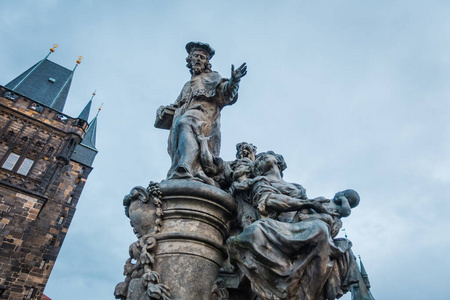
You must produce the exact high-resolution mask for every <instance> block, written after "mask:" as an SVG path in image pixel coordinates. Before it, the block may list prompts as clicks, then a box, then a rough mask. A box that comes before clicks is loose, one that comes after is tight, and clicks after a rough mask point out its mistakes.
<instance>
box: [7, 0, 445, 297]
mask: <svg viewBox="0 0 450 300" xmlns="http://www.w3.org/2000/svg"><path fill="white" fill-rule="evenodd" d="M0 11H1V12H2V13H1V14H0V36H1V46H0V68H1V70H2V71H1V72H0V84H2V85H6V84H7V83H8V82H9V81H11V80H12V79H13V78H15V77H16V76H17V75H19V74H20V73H22V72H23V71H25V70H26V69H27V68H29V67H30V66H32V65H33V64H34V63H36V62H37V61H39V60H40V59H42V58H43V57H44V56H45V55H46V54H47V52H48V49H49V48H50V46H51V45H52V44H53V43H57V44H58V45H59V48H58V49H57V50H56V52H55V53H54V54H52V55H51V56H50V60H52V61H54V62H56V63H58V64H61V65H63V66H65V67H66V68H69V69H72V68H73V67H74V66H75V60H76V58H77V56H79V55H82V56H83V57H84V59H83V61H82V63H81V65H80V66H79V67H78V68H77V70H76V74H75V76H74V79H73V82H72V87H71V91H70V94H69V97H68V101H67V104H66V108H65V110H64V112H65V113H66V114H68V115H70V116H78V114H79V113H80V111H81V110H82V108H83V107H84V106H85V104H86V103H87V102H88V100H89V98H90V96H91V93H92V92H93V91H94V90H97V96H96V97H95V98H94V105H93V109H92V112H91V118H92V117H93V115H95V112H96V108H97V107H99V106H100V105H101V103H103V102H104V106H103V110H102V112H101V113H100V116H99V120H98V131H97V148H98V150H99V154H98V155H97V158H96V160H95V162H94V170H93V172H92V173H91V175H90V176H89V179H88V181H87V184H86V186H85V188H84V191H83V193H82V196H81V199H80V201H79V204H78V207H77V211H76V214H75V217H74V219H73V222H72V225H71V227H70V229H69V232H68V235H67V237H66V239H65V241H64V244H63V247H62V249H61V252H60V255H59V257H58V259H57V261H56V266H55V268H54V269H53V272H52V275H51V276H50V280H49V282H48V284H47V287H46V290H45V291H44V293H45V294H46V295H48V296H49V297H51V298H52V299H53V300H75V299H77V300H78V299H88V300H91V299H93V300H106V299H114V296H113V291H114V287H115V285H116V283H118V282H120V281H122V280H123V279H124V277H123V275H122V272H123V265H124V262H125V260H126V259H127V257H128V246H129V244H131V243H132V242H133V241H135V239H136V238H135V236H134V235H133V233H132V229H131V227H130V225H129V220H128V219H127V218H126V216H125V215H124V212H123V207H122V199H123V196H124V195H125V194H127V193H128V192H129V191H130V189H131V188H132V187H134V186H136V185H142V186H146V185H147V184H148V182H149V181H151V180H152V181H160V180H162V179H164V178H165V175H166V172H167V170H168V168H169V165H170V159H169V156H168V154H167V152H166V147H167V136H168V131H166V130H161V129H156V128H154V127H153V123H154V119H155V111H156V109H157V108H158V107H159V106H160V105H166V104H169V103H173V102H174V100H175V99H176V97H177V96H178V94H179V92H180V90H181V88H182V86H183V84H184V83H185V82H186V81H187V80H189V77H190V75H189V72H188V70H187V68H186V67H185V64H186V62H185V58H186V56H187V54H186V52H185V49H184V47H185V44H186V43H187V42H190V41H203V42H207V43H209V44H210V45H211V46H212V47H213V48H214V49H215V50H216V55H215V57H214V58H213V59H212V61H211V63H212V65H213V69H214V70H216V71H218V72H219V73H220V74H221V75H222V76H223V77H229V74H230V65H231V64H235V65H236V66H238V65H240V64H241V63H242V62H244V61H245V62H247V64H248V75H247V76H246V77H245V78H243V79H242V82H241V87H240V91H239V100H238V102H237V103H236V104H235V105H233V106H230V107H226V108H225V109H224V110H223V111H222V151H221V156H222V158H223V159H225V160H233V159H234V153H235V144H236V143H238V142H242V141H248V142H251V143H253V144H255V145H256V146H257V147H258V150H259V151H260V152H262V151H267V150H273V151H275V152H277V153H280V154H282V155H283V156H284V157H285V159H286V162H287V164H288V169H287V170H286V172H285V179H286V180H287V181H290V182H296V183H300V184H302V185H303V186H304V187H305V188H306V190H307V194H308V196H309V197H311V198H313V197H317V196H321V195H322V196H325V197H332V196H333V195H334V193H335V192H337V191H340V190H343V189H346V188H353V189H355V190H357V191H358V192H359V193H360V195H361V199H362V200H361V204H360V206H359V207H357V208H355V209H354V211H353V213H352V215H351V216H350V217H349V218H347V219H344V220H343V221H344V227H345V228H346V232H347V234H348V237H349V238H350V239H351V240H352V241H353V244H354V247H353V251H354V253H355V254H357V255H358V254H360V255H361V256H362V258H363V262H364V264H365V267H366V270H367V272H368V274H369V278H370V281H371V283H372V289H371V290H372V293H373V294H374V296H375V298H376V299H410V300H414V299H420V300H423V299H434V300H439V299H448V287H449V283H450V282H449V277H448V273H449V270H450V258H449V257H450V255H449V254H450V235H449V234H448V228H449V227H450V218H449V216H448V214H449V212H450V209H449V208H450V204H449V203H450V201H449V199H448V197H449V195H450V193H449V192H450V189H449V186H450V185H449V183H450V172H449V170H450V151H449V147H450V121H449V116H450V104H449V102H450V18H449V16H450V2H448V1H414V0H409V1H356V0H354V1H331V0H330V1H303V0H302V1H298V0H297V1H261V0H259V1H192V0H190V1H162V0H160V1H93V0H92V1H88V0H83V1H57V0H40V1H32V0H29V1H23V0H14V1H12V0H10V1H7V0H3V1H0ZM342 299H350V296H349V295H346V296H345V297H343V298H342Z"/></svg>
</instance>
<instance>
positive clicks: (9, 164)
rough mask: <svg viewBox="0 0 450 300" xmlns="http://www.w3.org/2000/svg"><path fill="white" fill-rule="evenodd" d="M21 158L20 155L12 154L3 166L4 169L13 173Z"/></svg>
mask: <svg viewBox="0 0 450 300" xmlns="http://www.w3.org/2000/svg"><path fill="white" fill-rule="evenodd" d="M19 157H20V155H19V154H16V153H14V152H11V153H10V154H9V156H8V159H7V160H6V161H5V163H4V164H3V166H2V168H3V169H6V170H10V171H11V170H12V169H13V168H14V166H15V165H16V163H17V161H18V160H19Z"/></svg>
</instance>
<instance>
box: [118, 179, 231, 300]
mask: <svg viewBox="0 0 450 300" xmlns="http://www.w3.org/2000/svg"><path fill="white" fill-rule="evenodd" d="M124 205H125V207H126V209H125V212H126V214H127V216H129V217H130V221H131V225H132V226H133V228H134V231H135V233H136V234H137V236H138V237H139V241H138V242H136V243H133V244H132V245H131V246H130V258H129V259H128V260H127V263H126V265H125V272H124V273H125V275H126V276H127V278H126V279H125V281H124V282H122V283H119V284H118V285H117V287H116V292H115V296H116V298H117V299H127V300H140V299H172V300H210V299H212V297H213V295H212V293H214V295H215V297H216V295H218V294H223V293H221V292H220V291H221V290H220V289H219V288H218V286H217V283H216V284H215V282H216V280H217V278H218V275H219V268H220V267H221V266H222V264H223V262H224V260H225V259H226V257H227V252H226V250H225V247H224V243H225V240H226V239H227V237H228V234H229V222H230V220H231V217H232V215H233V212H235V211H236V203H235V201H234V199H233V197H231V196H230V195H229V194H227V193H225V192H224V191H222V190H220V189H218V188H216V187H213V186H210V185H206V184H204V183H201V182H196V181H190V180H166V181H163V182H161V183H160V184H156V183H151V184H150V186H149V187H148V188H147V189H145V188H142V187H135V188H134V189H133V190H132V191H131V193H130V194H129V195H127V196H125V199H124ZM134 261H135V263H134ZM169 289H170V291H169ZM169 297H170V298H169ZM216 298H217V297H216ZM218 299H226V298H223V297H222V298H218Z"/></svg>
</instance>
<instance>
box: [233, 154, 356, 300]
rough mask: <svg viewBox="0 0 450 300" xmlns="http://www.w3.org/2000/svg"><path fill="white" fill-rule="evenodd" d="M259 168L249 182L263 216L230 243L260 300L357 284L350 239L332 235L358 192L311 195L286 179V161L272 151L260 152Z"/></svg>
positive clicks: (306, 297)
mask: <svg viewBox="0 0 450 300" xmlns="http://www.w3.org/2000/svg"><path fill="white" fill-rule="evenodd" d="M255 168H256V174H258V175H259V176H257V177H255V178H253V179H249V180H248V183H247V184H248V185H249V186H251V194H252V198H253V202H254V204H255V206H257V208H258V211H259V213H260V215H261V219H259V220H257V221H255V222H254V223H252V224H251V225H249V226H247V227H245V228H244V230H243V232H242V233H241V234H239V235H237V236H235V237H230V238H229V239H228V241H227V244H228V250H229V253H230V255H231V259H232V261H234V262H235V263H236V264H237V266H238V268H239V269H240V270H241V271H242V272H243V273H244V274H245V276H246V277H247V278H248V279H249V280H250V282H251V286H252V290H253V292H254V293H255V294H256V295H258V297H259V299H286V300H297V299H302V300H319V299H321V300H323V299H336V298H338V297H340V296H341V295H343V294H344V293H345V292H347V291H348V289H349V288H350V285H351V284H353V283H356V282H358V277H357V274H358V273H357V272H358V269H357V266H356V261H355V259H354V257H353V254H352V253H351V251H350V247H351V242H350V241H348V240H347V239H334V240H333V238H334V237H335V235H336V234H337V232H338V231H339V228H340V226H341V224H342V223H341V222H340V218H341V217H346V216H348V215H350V210H351V208H352V207H355V206H356V205H358V203H359V195H358V194H357V193H356V192H355V191H353V190H346V191H344V192H339V193H337V194H336V196H335V197H334V198H333V200H332V201H330V200H327V199H325V198H316V199H307V197H306V193H305V189H304V188H303V187H302V186H300V185H298V184H291V183H288V182H285V181H284V180H283V177H282V171H283V170H284V169H285V168H286V163H285V162H284V159H283V157H282V156H281V155H278V154H275V153H273V152H271V151H269V152H265V153H261V154H259V155H258V156H257V158H256V160H255ZM292 212H295V213H294V215H292Z"/></svg>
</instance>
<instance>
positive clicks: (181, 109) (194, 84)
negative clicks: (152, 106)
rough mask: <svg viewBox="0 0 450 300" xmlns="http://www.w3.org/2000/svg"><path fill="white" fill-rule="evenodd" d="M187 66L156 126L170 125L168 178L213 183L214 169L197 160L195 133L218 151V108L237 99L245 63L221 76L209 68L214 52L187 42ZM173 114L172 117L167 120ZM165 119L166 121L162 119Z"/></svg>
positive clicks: (208, 47)
mask: <svg viewBox="0 0 450 300" xmlns="http://www.w3.org/2000/svg"><path fill="white" fill-rule="evenodd" d="M186 50H187V52H188V54H189V55H188V57H187V58H186V61H187V67H188V68H189V71H190V73H191V75H192V77H191V80H190V81H188V82H187V83H186V84H185V85H184V87H183V89H182V90H181V93H180V95H179V96H178V98H177V99H176V101H175V103H174V104H173V105H172V106H168V107H164V106H162V107H160V109H159V110H158V112H157V120H156V122H155V126H156V127H160V128H170V134H169V141H168V152H169V155H170V157H171V159H172V164H171V167H170V169H169V172H168V174H167V179H195V180H198V181H201V182H204V183H207V184H211V185H214V181H213V179H212V177H213V176H215V175H217V174H214V168H213V169H211V168H206V166H204V165H203V164H202V163H201V160H200V146H199V141H198V138H197V136H199V135H201V136H203V138H204V139H205V138H207V139H208V149H209V151H210V153H211V154H212V155H213V156H215V157H218V155H219V152H220V111H221V110H222V108H223V107H224V106H227V105H231V104H233V103H235V102H236V100H237V96H238V89H239V81H240V79H241V78H242V77H244V76H245V75H246V74H247V66H246V64H245V63H244V64H242V65H241V66H240V67H239V68H237V69H234V66H233V65H232V66H231V78H230V79H224V78H222V77H221V76H220V75H219V73H217V72H215V71H212V70H211V65H210V63H209V61H210V59H211V58H212V57H213V55H214V53H215V51H214V49H213V48H211V46H209V45H208V44H206V43H200V42H190V43H188V44H187V45H186ZM172 116H173V120H171V121H170V119H171V117H172ZM165 119H168V120H165Z"/></svg>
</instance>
